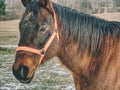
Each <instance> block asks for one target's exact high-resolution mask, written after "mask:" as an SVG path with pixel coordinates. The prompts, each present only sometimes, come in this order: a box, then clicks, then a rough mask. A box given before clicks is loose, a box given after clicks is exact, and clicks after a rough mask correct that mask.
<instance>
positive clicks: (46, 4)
mask: <svg viewBox="0 0 120 90" xmlns="http://www.w3.org/2000/svg"><path fill="white" fill-rule="evenodd" d="M39 2H40V3H42V4H43V5H45V6H46V7H47V8H51V2H50V0H39Z"/></svg>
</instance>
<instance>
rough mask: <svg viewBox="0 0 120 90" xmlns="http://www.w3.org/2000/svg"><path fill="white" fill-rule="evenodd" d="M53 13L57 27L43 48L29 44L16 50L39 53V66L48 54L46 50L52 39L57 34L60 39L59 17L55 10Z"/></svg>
mask: <svg viewBox="0 0 120 90" xmlns="http://www.w3.org/2000/svg"><path fill="white" fill-rule="evenodd" d="M53 14H54V23H55V24H54V25H55V26H54V27H55V29H54V32H53V33H52V35H51V36H50V38H49V39H48V41H47V42H46V44H45V45H44V47H43V48H42V49H40V50H39V49H35V48H31V47H27V46H19V47H17V48H16V52H17V51H21V50H22V51H28V52H31V53H34V54H37V55H39V56H40V59H39V63H38V66H39V65H40V64H41V62H42V61H43V59H44V57H45V54H46V51H47V50H48V48H49V46H50V45H51V43H52V41H53V40H54V38H55V36H57V39H58V41H59V35H58V29H57V19H56V14H55V12H54V11H53Z"/></svg>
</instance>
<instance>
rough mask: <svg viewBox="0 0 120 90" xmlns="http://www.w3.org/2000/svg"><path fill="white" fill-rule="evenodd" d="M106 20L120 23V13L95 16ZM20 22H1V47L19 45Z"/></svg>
mask: <svg viewBox="0 0 120 90" xmlns="http://www.w3.org/2000/svg"><path fill="white" fill-rule="evenodd" d="M95 16H97V17H100V18H104V19H106V20H112V21H120V12H119V13H118V12H116V13H104V14H95ZM19 22H20V20H11V21H0V45H17V43H18V41H19Z"/></svg>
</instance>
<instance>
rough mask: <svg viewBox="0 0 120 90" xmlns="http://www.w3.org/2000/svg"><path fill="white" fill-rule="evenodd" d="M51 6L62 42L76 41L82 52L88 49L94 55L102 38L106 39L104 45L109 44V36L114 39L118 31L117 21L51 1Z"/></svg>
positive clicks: (119, 29)
mask: <svg viewBox="0 0 120 90" xmlns="http://www.w3.org/2000/svg"><path fill="white" fill-rule="evenodd" d="M53 7H54V9H55V12H56V15H57V18H58V23H59V24H60V28H61V33H62V38H63V39H64V43H67V44H69V43H78V44H79V49H80V51H82V53H84V52H85V51H86V50H88V51H89V53H92V55H95V56H96V55H97V53H98V52H99V49H100V45H101V42H102V39H103V38H105V40H106V41H105V42H106V43H105V44H106V47H108V46H109V45H108V44H109V43H108V42H109V38H110V36H112V38H113V40H114V41H116V39H117V37H118V31H120V23H119V22H115V21H106V20H104V19H100V18H97V17H94V16H91V15H88V14H84V13H81V12H77V11H76V10H74V9H70V8H68V7H63V6H60V5H58V4H55V3H53ZM67 44H65V45H67Z"/></svg>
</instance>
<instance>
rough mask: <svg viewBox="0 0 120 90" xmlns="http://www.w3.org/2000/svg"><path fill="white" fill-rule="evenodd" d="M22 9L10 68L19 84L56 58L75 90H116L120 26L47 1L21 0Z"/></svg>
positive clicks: (119, 77) (119, 82)
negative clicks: (67, 74)
mask: <svg viewBox="0 0 120 90" xmlns="http://www.w3.org/2000/svg"><path fill="white" fill-rule="evenodd" d="M21 2H22V4H23V5H24V6H25V8H26V10H25V13H24V14H23V17H22V19H21V21H20V23H19V32H20V40H19V43H18V47H17V49H16V55H15V62H14V64H13V66H12V72H13V74H14V76H15V77H16V78H17V79H18V80H19V81H20V82H21V83H30V82H31V81H32V78H33V77H34V74H35V71H36V68H37V67H39V66H40V64H43V63H44V62H46V61H47V60H48V59H50V58H52V57H54V56H57V57H58V58H59V60H60V61H61V63H62V64H63V65H64V66H66V67H67V68H68V69H69V70H70V71H71V74H72V75H73V80H74V83H75V88H76V90H120V22H118V21H107V20H104V19H101V18H98V17H95V16H92V15H88V14H84V13H81V12H78V11H76V10H74V9H71V8H69V7H65V6H61V5H59V4H56V3H54V2H52V1H50V0H21Z"/></svg>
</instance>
